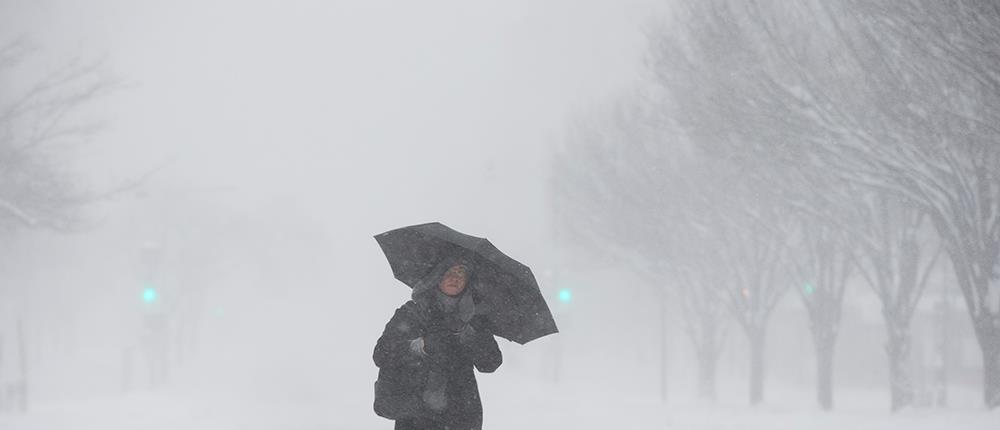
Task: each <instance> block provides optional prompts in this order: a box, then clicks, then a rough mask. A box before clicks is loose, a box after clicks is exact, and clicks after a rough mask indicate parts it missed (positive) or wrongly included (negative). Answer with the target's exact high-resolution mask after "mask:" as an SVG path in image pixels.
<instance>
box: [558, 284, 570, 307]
mask: <svg viewBox="0 0 1000 430" xmlns="http://www.w3.org/2000/svg"><path fill="white" fill-rule="evenodd" d="M572 300H573V291H571V290H570V289H569V288H561V289H560V290H559V301H560V302H563V303H569V302H570V301H572Z"/></svg>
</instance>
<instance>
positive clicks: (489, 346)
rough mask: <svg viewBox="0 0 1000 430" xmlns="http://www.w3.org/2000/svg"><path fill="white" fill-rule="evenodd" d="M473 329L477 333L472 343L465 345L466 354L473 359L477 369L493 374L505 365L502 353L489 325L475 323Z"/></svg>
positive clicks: (479, 322)
mask: <svg viewBox="0 0 1000 430" xmlns="http://www.w3.org/2000/svg"><path fill="white" fill-rule="evenodd" d="M472 327H473V328H474V329H475V331H476V333H475V335H473V336H472V339H471V341H470V342H468V343H466V344H465V345H464V346H465V352H466V354H468V355H469V357H471V358H472V363H473V364H474V365H475V366H476V369H478V370H479V371H480V372H483V373H492V372H493V371H495V370H497V368H498V367H500V364H501V363H503V354H501V353H500V347H499V346H498V345H497V340H496V338H494V337H493V331H492V330H490V328H489V324H486V323H484V322H483V321H475V322H474V323H473V324H472Z"/></svg>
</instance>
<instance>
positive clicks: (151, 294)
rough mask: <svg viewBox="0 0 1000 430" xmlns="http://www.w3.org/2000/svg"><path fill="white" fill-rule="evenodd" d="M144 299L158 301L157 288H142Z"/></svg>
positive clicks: (148, 301) (146, 301)
mask: <svg viewBox="0 0 1000 430" xmlns="http://www.w3.org/2000/svg"><path fill="white" fill-rule="evenodd" d="M142 301H143V302H145V303H153V302H155V301H156V288H153V287H146V288H145V289H143V290H142Z"/></svg>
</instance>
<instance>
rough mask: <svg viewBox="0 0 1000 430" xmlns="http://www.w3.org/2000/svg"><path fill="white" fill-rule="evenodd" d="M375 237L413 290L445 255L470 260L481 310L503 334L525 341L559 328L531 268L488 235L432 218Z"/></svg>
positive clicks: (513, 339) (497, 331) (400, 278)
mask: <svg viewBox="0 0 1000 430" xmlns="http://www.w3.org/2000/svg"><path fill="white" fill-rule="evenodd" d="M375 240H376V241H377V242H378V244H379V246H381V247H382V252H384V253H385V258H386V259H387V260H389V267H391V268H392V274H393V276H395V277H396V279H399V280H400V281H403V283H404V284H406V285H409V286H410V288H413V287H415V286H416V285H417V284H418V283H419V282H420V281H421V280H422V279H423V278H424V277H425V276H427V275H428V274H429V273H430V271H431V270H432V269H433V268H434V267H435V266H436V265H437V264H438V263H439V262H441V261H442V260H443V259H445V258H447V257H451V256H462V257H465V258H466V259H468V260H469V261H470V262H471V263H472V265H473V270H475V271H476V279H477V280H478V283H477V285H476V286H475V288H476V289H477V293H478V295H479V297H480V299H481V303H480V304H478V305H477V309H479V311H477V313H483V314H485V315H486V317H487V318H488V319H489V320H490V322H491V323H492V324H493V327H494V330H495V331H494V334H496V335H497V336H500V337H503V338H505V339H509V340H511V341H514V342H517V343H520V344H525V343H528V342H530V341H532V340H535V339H538V338H540V337H542V336H545V335H548V334H552V333H557V332H558V331H559V330H558V329H557V328H556V323H555V321H554V320H553V319H552V313H551V312H550V311H549V306H548V304H546V303H545V299H544V298H543V297H542V293H541V290H539V289H538V282H537V281H535V275H533V274H532V273H531V269H530V268H528V266H525V265H523V264H521V263H519V262H518V261H517V260H514V259H513V258H510V257H508V256H507V255H506V254H504V253H503V252H500V250H499V249H497V248H496V247H495V246H493V244H492V243H490V241H489V240H486V239H485V238H481V237H475V236H469V235H467V234H464V233H459V232H457V231H455V230H452V229H451V228H449V227H447V226H445V225H444V224H441V223H438V222H432V223H428V224H419V225H411V226H409V227H401V228H397V229H395V230H390V231H387V232H385V233H381V234H378V235H375Z"/></svg>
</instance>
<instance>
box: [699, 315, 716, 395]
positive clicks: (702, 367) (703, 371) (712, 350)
mask: <svg viewBox="0 0 1000 430" xmlns="http://www.w3.org/2000/svg"><path fill="white" fill-rule="evenodd" d="M702 342H703V343H702V345H701V347H700V348H699V351H698V396H699V397H701V398H702V399H705V400H710V401H713V402H714V401H715V368H716V364H717V363H718V361H719V348H718V346H717V343H716V339H715V330H714V329H713V330H710V331H708V332H706V334H705V336H704V338H703V339H702Z"/></svg>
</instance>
